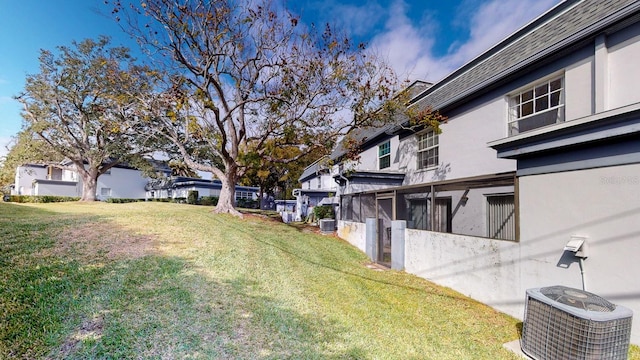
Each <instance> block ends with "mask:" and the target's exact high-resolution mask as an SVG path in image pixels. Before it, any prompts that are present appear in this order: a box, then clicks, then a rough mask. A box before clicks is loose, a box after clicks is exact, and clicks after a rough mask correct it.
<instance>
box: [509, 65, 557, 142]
mask: <svg viewBox="0 0 640 360" xmlns="http://www.w3.org/2000/svg"><path fill="white" fill-rule="evenodd" d="M563 121H564V77H562V76H560V77H555V78H552V79H550V80H546V81H543V82H539V83H536V84H534V85H530V86H528V87H526V88H524V89H521V90H520V91H518V92H517V93H515V94H512V95H509V136H513V135H517V134H520V133H522V132H525V131H529V130H533V129H537V128H539V127H542V126H546V125H551V124H555V123H559V122H563Z"/></svg>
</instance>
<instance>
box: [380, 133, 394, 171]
mask: <svg viewBox="0 0 640 360" xmlns="http://www.w3.org/2000/svg"><path fill="white" fill-rule="evenodd" d="M383 147H385V148H387V149H388V152H386V153H385V154H382V151H383ZM386 157H388V158H389V165H387V166H385V167H382V159H383V158H386ZM389 167H391V140H387V141H385V142H383V143H381V144H379V145H378V170H382V169H387V168H389Z"/></svg>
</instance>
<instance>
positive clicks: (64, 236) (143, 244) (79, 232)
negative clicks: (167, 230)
mask: <svg viewBox="0 0 640 360" xmlns="http://www.w3.org/2000/svg"><path fill="white" fill-rule="evenodd" d="M153 251H154V238H153V237H152V236H149V235H138V234H133V233H131V232H130V231H127V230H125V229H122V228H118V227H115V226H114V225H113V224H109V223H91V224H86V225H84V226H82V227H67V228H63V229H61V230H60V231H59V232H58V234H57V235H56V244H55V246H54V247H52V248H48V249H44V250H43V251H41V252H40V253H39V255H41V256H51V255H58V256H65V255H66V256H68V255H72V256H73V257H74V259H76V260H91V259H95V258H97V257H102V258H106V259H109V260H118V259H138V258H141V257H143V256H146V255H149V254H151V253H153Z"/></svg>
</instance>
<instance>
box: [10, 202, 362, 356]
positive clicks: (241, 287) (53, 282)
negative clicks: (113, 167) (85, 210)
mask: <svg viewBox="0 0 640 360" xmlns="http://www.w3.org/2000/svg"><path fill="white" fill-rule="evenodd" d="M3 206H4V205H3ZM13 206H15V205H13ZM9 210H11V209H9V208H6V207H5V208H2V207H0V225H3V227H2V232H3V237H2V239H1V242H0V246H1V247H2V250H3V251H2V252H1V253H0V261H1V263H2V265H3V266H2V267H0V272H2V274H0V275H2V276H0V279H2V280H0V283H1V284H2V286H1V287H0V310H1V311H0V312H1V313H2V315H3V316H2V325H3V326H2V327H1V328H2V330H0V358H5V357H6V358H29V359H38V358H48V359H86V358H103V359H110V358H112V359H116V358H117V359H126V358H188V357H194V358H197V357H199V358H216V359H300V358H305V359H344V358H364V357H366V356H365V355H366V351H365V350H364V349H360V348H358V347H357V346H354V345H353V344H350V343H348V342H347V341H346V340H345V339H344V334H345V333H347V332H348V329H346V328H344V327H341V326H340V325H338V324H336V323H335V322H330V321H327V320H324V319H322V318H319V317H316V316H314V315H312V314H302V313H300V312H299V311H296V310H295V309H293V308H291V307H289V306H287V305H286V304H284V303H282V302H281V301H279V300H277V299H276V298H270V297H268V296H264V295H255V294H251V287H252V286H254V285H252V283H251V282H250V281H248V280H246V279H236V280H233V281H227V282H221V281H219V280H216V279H212V278H211V277H209V276H206V275H205V274H202V273H201V272H200V271H199V269H198V268H196V267H195V266H194V264H193V262H192V261H190V260H188V259H184V258H181V257H175V256H166V255H163V254H160V253H157V252H153V251H151V252H149V253H146V254H141V253H139V252H136V253H135V254H136V255H135V256H130V255H131V253H130V252H127V251H121V252H118V253H115V254H116V255H113V254H114V253H113V252H112V250H113V248H114V247H116V248H117V247H122V246H127V244H128V242H127V239H136V237H139V235H135V234H132V233H131V232H130V230H127V229H125V228H122V227H120V226H118V225H116V224H115V223H111V222H109V221H108V220H106V219H104V218H101V217H100V216H95V215H92V216H81V215H67V214H64V215H60V214H59V213H55V212H49V211H46V210H42V209H39V208H28V211H25V212H24V214H22V215H20V216H19V217H18V216H11V215H7V216H4V217H3V215H6V214H8V211H9ZM20 210H21V211H22V210H23V209H20ZM96 223H100V224H102V225H100V229H101V231H100V233H99V234H98V233H96V234H94V235H92V236H93V237H92V236H88V235H87V236H84V237H83V235H82V233H81V232H78V233H75V232H71V233H65V234H72V236H67V237H66V238H65V237H64V236H63V240H64V243H62V244H61V243H60V237H59V236H58V235H59V234H58V235H55V234H54V235H50V234H52V232H51V231H50V230H51V229H52V228H54V227H58V228H60V227H62V228H64V226H66V225H69V226H70V227H77V226H93V225H95V224H96ZM5 226H6V227H5ZM106 229H108V231H107V230H106ZM105 243H108V244H110V245H109V246H110V247H109V246H106V245H105ZM105 246H106V247H105ZM120 250H122V249H120Z"/></svg>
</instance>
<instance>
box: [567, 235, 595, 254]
mask: <svg viewBox="0 0 640 360" xmlns="http://www.w3.org/2000/svg"><path fill="white" fill-rule="evenodd" d="M564 250H565V251H571V252H572V253H574V254H575V255H576V256H577V257H579V258H583V259H586V258H587V256H589V254H588V250H589V246H588V243H587V237H586V236H580V235H571V239H570V240H569V242H568V243H567V245H565V246H564Z"/></svg>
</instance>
